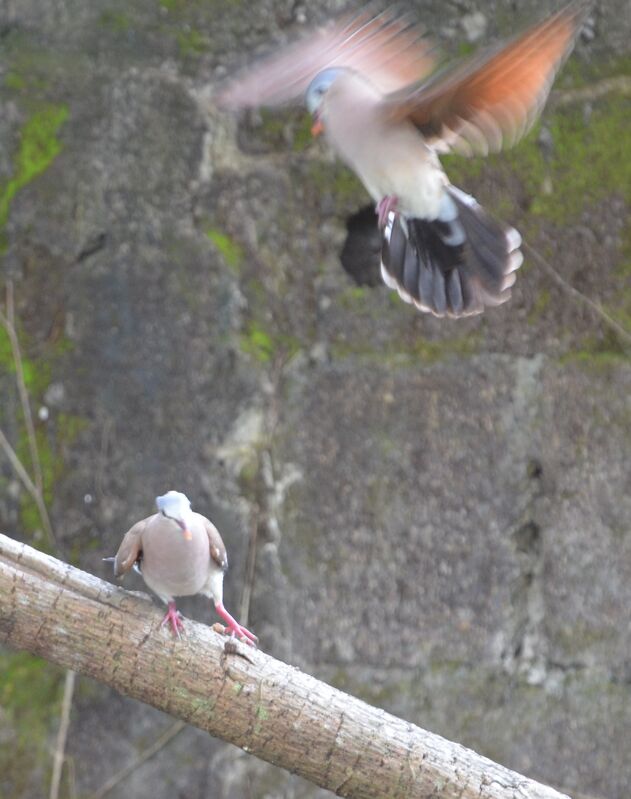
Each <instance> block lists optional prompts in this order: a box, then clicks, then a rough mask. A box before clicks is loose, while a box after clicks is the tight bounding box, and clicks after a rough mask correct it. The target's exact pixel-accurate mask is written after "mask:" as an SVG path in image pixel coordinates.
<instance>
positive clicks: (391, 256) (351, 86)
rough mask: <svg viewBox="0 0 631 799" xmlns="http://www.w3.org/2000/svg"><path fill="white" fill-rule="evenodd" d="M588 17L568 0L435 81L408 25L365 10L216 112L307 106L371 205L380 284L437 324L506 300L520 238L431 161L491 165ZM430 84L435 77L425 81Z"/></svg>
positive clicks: (260, 67) (247, 83)
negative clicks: (446, 158) (489, 157)
mask: <svg viewBox="0 0 631 799" xmlns="http://www.w3.org/2000/svg"><path fill="white" fill-rule="evenodd" d="M588 9H589V2H585V1H584V0H574V2H571V3H569V4H568V5H566V6H565V7H564V8H562V9H561V10H560V11H558V12H557V13H555V14H553V15H552V16H550V17H549V18H547V19H544V20H543V21H540V22H537V23H536V24H534V25H533V26H532V27H530V28H528V29H527V30H526V31H525V32H524V33H522V34H520V35H518V36H516V37H514V38H513V39H511V40H509V41H508V42H506V43H504V44H502V45H499V46H495V47H493V48H491V49H488V50H486V51H485V52H483V53H482V54H480V55H477V56H474V57H472V58H469V59H467V60H465V61H464V62H463V63H460V64H458V65H456V66H452V67H447V68H443V69H440V70H438V71H436V72H435V73H434V74H432V75H430V72H431V71H432V69H433V67H434V64H435V60H436V57H435V49H434V48H433V46H432V45H431V44H430V42H429V41H428V40H427V39H426V38H425V36H424V30H423V29H422V28H420V27H419V25H417V24H415V23H413V22H412V21H411V20H410V19H409V17H408V16H407V15H405V14H401V13H399V12H395V11H383V12H381V13H378V14H375V13H374V12H373V11H371V10H368V11H363V12H360V13H358V14H356V15H355V16H351V17H346V18H343V19H342V20H340V21H338V22H337V23H335V24H333V25H331V26H330V27H328V28H326V29H324V30H320V31H317V32H315V33H312V34H311V35H310V36H309V37H307V38H305V39H304V40H303V41H300V42H297V43H296V44H294V45H292V46H290V47H288V48H287V49H285V50H284V51H281V52H280V53H279V54H277V55H275V56H272V57H271V58H269V59H267V60H264V61H262V62H261V63H258V64H256V65H255V66H254V67H253V68H250V70H249V71H247V72H246V73H245V74H244V75H243V76H242V77H240V78H237V79H236V80H234V81H233V82H232V83H231V84H229V85H228V86H227V87H226V88H225V89H224V90H223V91H222V92H221V94H220V97H219V102H220V104H221V105H223V106H224V107H230V108H247V107H254V106H259V105H267V106H273V105H279V104H282V103H286V102H290V101H292V100H295V99H297V98H298V97H300V96H301V95H303V96H305V98H306V104H307V107H308V109H309V111H310V112H311V113H312V115H313V118H314V125H313V129H312V131H313V133H314V134H317V133H319V132H321V131H324V132H325V134H326V136H327V138H328V140H329V142H330V144H331V145H332V147H333V149H334V150H335V151H336V153H337V154H338V155H339V156H340V157H341V158H342V159H343V160H344V161H345V162H346V163H347V164H348V165H349V166H350V167H351V168H352V169H353V170H354V171H355V172H356V173H357V175H358V176H359V178H360V179H361V181H362V183H363V184H364V186H365V187H366V189H367V190H368V192H369V193H370V195H371V196H372V198H373V200H374V201H375V203H376V213H377V216H378V224H379V228H380V229H381V231H382V252H381V275H382V277H383V279H384V281H385V283H386V284H387V285H388V286H389V287H390V288H393V289H396V290H397V291H398V293H399V294H400V296H401V297H402V299H403V300H405V301H406V302H410V303H413V304H414V305H415V306H416V307H417V308H419V309H420V310H421V311H427V312H430V313H432V314H434V315H436V316H452V317H460V316H467V315H470V314H476V313H480V312H481V311H483V310H484V307H485V306H490V305H499V304H500V303H503V302H505V301H506V300H508V299H509V297H510V293H511V286H512V285H513V283H514V282H515V271H516V270H517V269H518V268H519V266H520V265H521V263H522V255H521V252H520V249H519V247H520V245H521V237H520V235H519V233H518V232H517V231H516V230H515V229H514V228H512V227H508V226H506V225H503V224H502V223H500V222H498V221H497V220H495V219H494V218H493V217H492V216H491V215H490V214H489V213H487V212H486V211H485V210H484V209H483V208H482V207H481V206H480V205H479V204H478V203H477V202H476V200H475V199H474V198H473V197H471V196H470V195H468V194H465V193H464V192H463V191H461V190H460V189H457V188H456V187H455V186H452V185H451V183H450V182H449V179H448V178H447V176H446V174H445V172H444V171H443V169H442V166H441V164H440V162H439V160H438V154H439V153H445V152H449V151H454V152H459V153H462V154H465V155H475V154H480V155H485V154H487V153H488V152H491V151H497V150H500V149H501V148H502V147H504V146H510V145H512V144H514V143H515V142H517V141H518V140H519V139H520V138H521V137H522V136H523V135H524V134H525V133H526V132H527V131H528V130H529V129H530V128H531V127H532V125H533V123H534V122H535V120H536V119H537V117H538V116H539V114H540V112H541V109H542V107H543V105H544V103H545V101H546V98H547V96H548V93H549V91H550V87H551V85H552V82H553V80H554V76H555V74H556V72H557V71H558V69H559V67H560V66H561V64H562V63H563V61H564V60H565V58H566V57H567V56H568V54H569V53H570V51H571V49H572V47H573V45H574V41H575V39H576V36H577V34H578V32H579V30H580V28H581V24H582V22H583V20H584V19H585V16H586V14H587V11H588ZM428 75H430V77H428Z"/></svg>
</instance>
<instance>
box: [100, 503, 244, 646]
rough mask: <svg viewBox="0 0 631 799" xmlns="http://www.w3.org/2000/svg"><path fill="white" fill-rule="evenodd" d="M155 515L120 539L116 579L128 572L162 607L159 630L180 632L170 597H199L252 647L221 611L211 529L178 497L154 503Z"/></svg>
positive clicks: (220, 547) (221, 564)
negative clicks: (138, 578)
mask: <svg viewBox="0 0 631 799" xmlns="http://www.w3.org/2000/svg"><path fill="white" fill-rule="evenodd" d="M156 505H157V507H158V513H154V515H153V516H148V517H147V518H146V519H142V520H141V521H139V522H136V524H135V525H134V526H133V527H132V528H131V529H130V530H128V531H127V532H126V533H125V536H124V538H123V540H122V542H121V545H120V547H119V548H118V552H117V553H116V557H115V558H114V574H115V575H116V577H120V576H121V575H123V574H125V573H126V572H128V571H129V570H130V569H131V568H132V567H133V566H136V568H137V569H138V570H139V571H140V573H141V574H142V577H143V579H144V581H145V583H147V585H148V586H149V588H151V590H152V591H153V592H154V593H156V594H157V595H158V596H159V597H160V599H161V600H162V601H163V602H165V603H166V604H167V606H168V610H167V613H166V615H165V617H164V620H163V621H162V624H166V623H167V622H169V623H170V624H171V627H172V629H173V632H174V633H175V634H176V635H179V631H180V629H181V628H182V627H183V626H184V625H183V622H182V618H181V616H180V614H179V613H178V611H177V610H176V607H175V600H174V597H176V596H192V595H193V594H203V595H204V596H207V597H210V598H211V599H212V600H213V602H214V603H215V610H216V611H217V613H218V614H219V615H220V616H221V618H222V619H223V620H224V621H225V622H226V624H227V625H228V632H230V633H232V634H234V635H236V636H238V637H239V638H244V639H245V640H246V641H247V642H248V643H255V642H256V641H257V638H256V636H255V635H253V634H252V633H251V632H250V631H249V630H246V628H245V627H242V626H241V625H240V624H239V623H238V622H237V621H236V620H235V619H234V618H233V617H232V616H231V615H230V614H229V613H228V611H227V610H226V609H225V607H224V605H223V575H224V572H225V571H226V569H227V568H228V558H227V556H226V548H225V546H224V543H223V541H222V540H221V536H220V535H219V532H218V530H217V528H216V527H215V525H214V524H212V522H210V521H209V520H208V519H207V518H206V517H205V516H202V515H201V514H199V513H195V512H194V511H192V510H191V503H190V502H189V500H188V499H187V497H186V496H185V495H184V494H181V493H180V492H179V491H167V493H166V494H164V496H161V497H157V499H156Z"/></svg>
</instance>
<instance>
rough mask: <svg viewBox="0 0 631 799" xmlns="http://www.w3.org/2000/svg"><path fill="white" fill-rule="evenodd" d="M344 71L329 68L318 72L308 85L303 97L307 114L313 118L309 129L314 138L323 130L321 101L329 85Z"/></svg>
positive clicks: (341, 68) (342, 69)
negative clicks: (307, 110)
mask: <svg viewBox="0 0 631 799" xmlns="http://www.w3.org/2000/svg"><path fill="white" fill-rule="evenodd" d="M345 71H346V70H345V69H344V67H329V68H328V69H323V70H322V72H318V74H317V75H316V76H315V78H314V79H313V80H312V81H311V83H310V84H309V88H308V89H307V94H306V95H305V101H306V104H307V108H308V109H309V113H310V114H311V115H312V116H313V127H312V128H311V132H312V133H313V135H314V136H317V135H318V134H319V133H322V130H323V125H322V101H323V100H324V97H325V95H326V93H327V92H328V90H329V89H330V88H331V85H332V84H333V83H334V82H335V81H336V80H337V78H339V76H340V75H341V74H342V73H343V72H345Z"/></svg>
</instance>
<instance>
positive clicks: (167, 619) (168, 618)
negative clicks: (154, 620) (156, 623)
mask: <svg viewBox="0 0 631 799" xmlns="http://www.w3.org/2000/svg"><path fill="white" fill-rule="evenodd" d="M165 624H170V625H171V630H172V631H173V634H174V635H175V636H177V637H178V638H181V635H180V630H184V621H183V617H182V614H181V613H180V612H179V610H177V609H176V607H175V602H169V609H168V610H167V612H166V613H165V614H164V618H163V619H162V623H161V624H160V627H164V625H165Z"/></svg>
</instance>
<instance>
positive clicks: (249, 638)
mask: <svg viewBox="0 0 631 799" xmlns="http://www.w3.org/2000/svg"><path fill="white" fill-rule="evenodd" d="M224 635H229V636H230V637H231V638H237V639H238V640H239V641H242V642H243V643H244V644H249V645H250V646H256V645H257V644H258V641H259V639H258V638H257V637H256V635H254V633H251V632H250V631H249V630H248V629H247V628H246V627H243V626H242V625H241V624H238V623H237V622H235V623H234V624H231V623H228V626H227V627H226V628H225V632H224Z"/></svg>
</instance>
